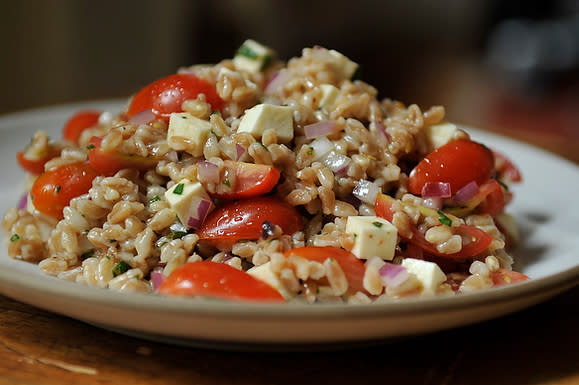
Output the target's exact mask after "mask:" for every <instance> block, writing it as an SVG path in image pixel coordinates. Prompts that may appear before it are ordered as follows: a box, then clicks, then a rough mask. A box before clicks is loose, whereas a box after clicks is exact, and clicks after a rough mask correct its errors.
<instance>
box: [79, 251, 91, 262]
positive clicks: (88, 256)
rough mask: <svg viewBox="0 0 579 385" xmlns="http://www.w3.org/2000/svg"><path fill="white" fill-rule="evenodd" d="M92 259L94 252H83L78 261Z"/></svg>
mask: <svg viewBox="0 0 579 385" xmlns="http://www.w3.org/2000/svg"><path fill="white" fill-rule="evenodd" d="M90 257H94V250H92V249H91V250H88V251H85V252H84V253H82V254H81V255H80V259H82V260H85V259H87V258H90Z"/></svg>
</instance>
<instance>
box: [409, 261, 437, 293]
mask: <svg viewBox="0 0 579 385" xmlns="http://www.w3.org/2000/svg"><path fill="white" fill-rule="evenodd" d="M402 266H404V267H405V268H406V270H408V272H409V273H412V274H414V275H415V276H416V278H418V280H419V281H420V283H421V284H422V286H423V287H424V289H426V290H428V291H436V289H437V288H438V286H439V285H440V284H441V283H443V282H444V281H446V274H444V272H443V271H442V270H441V269H440V267H438V265H437V264H436V263H434V262H428V261H423V260H421V259H414V258H406V259H404V260H403V261H402Z"/></svg>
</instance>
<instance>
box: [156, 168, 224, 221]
mask: <svg viewBox="0 0 579 385" xmlns="http://www.w3.org/2000/svg"><path fill="white" fill-rule="evenodd" d="M165 198H166V199H167V202H169V205H170V206H171V208H172V209H173V210H174V211H175V213H176V214H177V217H178V218H179V220H180V221H181V223H182V224H183V225H185V226H187V227H191V228H198V227H199V226H200V225H201V223H203V221H204V220H205V218H206V217H207V214H208V213H209V212H211V210H213V209H214V208H215V206H214V205H213V202H212V200H211V198H210V197H209V194H207V191H205V189H204V188H203V186H202V185H201V183H199V182H192V181H190V180H189V179H182V180H181V181H179V183H175V184H174V185H173V186H172V187H171V188H170V189H168V190H167V191H166V192H165Z"/></svg>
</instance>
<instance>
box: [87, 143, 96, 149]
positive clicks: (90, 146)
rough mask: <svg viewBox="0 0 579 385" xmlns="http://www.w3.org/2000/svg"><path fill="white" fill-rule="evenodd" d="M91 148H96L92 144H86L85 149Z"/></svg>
mask: <svg viewBox="0 0 579 385" xmlns="http://www.w3.org/2000/svg"><path fill="white" fill-rule="evenodd" d="M93 148H96V146H95V145H94V144H89V145H88V146H86V149H87V150H92V149H93Z"/></svg>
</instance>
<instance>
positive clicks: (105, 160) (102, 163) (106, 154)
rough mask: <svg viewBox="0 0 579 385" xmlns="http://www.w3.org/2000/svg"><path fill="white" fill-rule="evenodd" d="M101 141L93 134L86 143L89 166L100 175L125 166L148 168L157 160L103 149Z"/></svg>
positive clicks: (113, 172)
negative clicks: (87, 143)
mask: <svg viewBox="0 0 579 385" xmlns="http://www.w3.org/2000/svg"><path fill="white" fill-rule="evenodd" d="M101 143H102V138H100V137H98V136H93V137H92V138H91V139H90V141H89V145H88V149H89V151H88V160H89V162H90V164H91V166H92V167H93V168H94V169H95V170H96V171H98V172H99V173H100V174H101V175H104V176H111V175H114V174H115V173H116V172H117V171H119V170H122V169H125V168H131V169H137V170H149V169H151V168H154V167H155V165H156V164H157V161H156V160H155V159H152V158H144V157H142V156H137V155H133V156H131V155H127V154H120V153H117V152H114V151H107V150H103V149H102V148H101Z"/></svg>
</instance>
